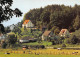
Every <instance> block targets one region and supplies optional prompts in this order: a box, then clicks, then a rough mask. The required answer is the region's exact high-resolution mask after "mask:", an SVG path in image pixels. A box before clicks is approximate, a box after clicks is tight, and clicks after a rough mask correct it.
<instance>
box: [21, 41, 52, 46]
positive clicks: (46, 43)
mask: <svg viewBox="0 0 80 57" xmlns="http://www.w3.org/2000/svg"><path fill="white" fill-rule="evenodd" d="M22 45H45V46H50V45H52V43H51V42H48V41H43V42H42V43H38V42H31V43H23V44H22Z"/></svg>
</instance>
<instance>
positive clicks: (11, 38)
mask: <svg viewBox="0 0 80 57" xmlns="http://www.w3.org/2000/svg"><path fill="white" fill-rule="evenodd" d="M7 42H8V45H9V46H10V45H11V46H12V47H14V45H15V44H16V42H17V37H16V36H15V34H14V33H11V34H9V35H8V38H7Z"/></svg>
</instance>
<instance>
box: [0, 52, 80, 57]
mask: <svg viewBox="0 0 80 57" xmlns="http://www.w3.org/2000/svg"><path fill="white" fill-rule="evenodd" d="M0 57H80V55H41V54H40V55H35V54H4V53H0Z"/></svg>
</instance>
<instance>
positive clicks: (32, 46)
mask: <svg viewBox="0 0 80 57" xmlns="http://www.w3.org/2000/svg"><path fill="white" fill-rule="evenodd" d="M23 48H27V49H34V48H36V49H39V48H42V49H44V48H45V46H44V45H23Z"/></svg>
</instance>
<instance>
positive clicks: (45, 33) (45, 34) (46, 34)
mask: <svg viewBox="0 0 80 57" xmlns="http://www.w3.org/2000/svg"><path fill="white" fill-rule="evenodd" d="M50 32H51V31H45V32H44V33H43V35H44V36H48V35H49V34H50Z"/></svg>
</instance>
